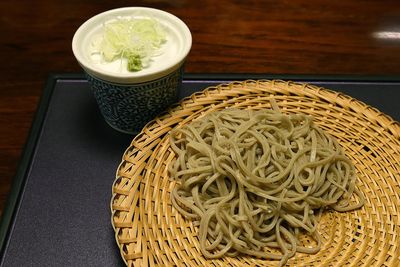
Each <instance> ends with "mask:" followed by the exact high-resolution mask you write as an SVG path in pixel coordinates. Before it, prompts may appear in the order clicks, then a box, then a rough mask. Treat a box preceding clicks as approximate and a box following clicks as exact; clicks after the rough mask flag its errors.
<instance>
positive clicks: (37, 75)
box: [0, 0, 400, 212]
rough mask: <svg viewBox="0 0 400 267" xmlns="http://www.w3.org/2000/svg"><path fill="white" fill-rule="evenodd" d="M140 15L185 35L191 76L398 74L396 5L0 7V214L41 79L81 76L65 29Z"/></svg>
mask: <svg viewBox="0 0 400 267" xmlns="http://www.w3.org/2000/svg"><path fill="white" fill-rule="evenodd" d="M132 4H134V5H136V6H148V7H154V8H159V9H163V10H165V11H168V12H171V13H173V14H174V15H176V16H178V17H180V18H181V19H182V20H183V21H185V22H186V23H187V25H188V26H189V28H190V29H191V31H192V35H193V46H192V50H191V52H190V54H189V56H188V58H187V64H186V71H187V72H192V73H204V72H209V73H268V74H364V75H399V74H400V2H399V1H398V0H392V1H387V0H382V1H372V0H364V1H363V0H359V1H355V0H347V1H316V0H303V1H301V0H290V1H289V0H281V1H267V0H264V1H261V0H259V1H256V0H250V1H239V0H217V1H216V0H206V1H202V0H193V1H189V0H148V1H140V0H137V1H117V0H114V1H98V0H97V1H95V0H92V1H90V0H79V1H75V0H70V1H50V0H37V1H27V0H20V1H9V0H5V1H1V2H0V33H1V35H0V60H1V64H0V124H1V127H0V212H1V211H2V210H3V208H4V205H5V200H6V198H7V195H8V192H9V190H10V186H11V182H12V179H13V176H14V174H15V171H16V168H17V166H18V161H19V159H20V156H21V153H22V151H23V146H24V144H25V141H26V138H27V136H28V132H29V129H30V126H31V122H32V118H33V115H34V113H35V110H36V108H37V104H38V100H39V97H40V95H41V93H42V90H43V86H44V83H45V81H46V79H47V76H48V74H49V73H65V72H81V69H80V67H79V65H78V64H77V62H76V61H75V58H74V56H73V54H72V51H71V40H72V36H73V34H74V32H75V30H76V29H77V28H78V27H79V26H80V24H82V23H83V22H84V21H85V20H86V19H88V18H90V17H91V16H93V15H95V14H97V13H100V12H103V11H106V10H108V9H113V8H117V7H124V6H131V5H132Z"/></svg>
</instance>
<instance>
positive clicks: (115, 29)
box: [98, 18, 167, 71]
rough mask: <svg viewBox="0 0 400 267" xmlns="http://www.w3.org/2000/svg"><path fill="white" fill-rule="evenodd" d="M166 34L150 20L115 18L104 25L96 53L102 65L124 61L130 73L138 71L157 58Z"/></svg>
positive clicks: (156, 23)
mask: <svg viewBox="0 0 400 267" xmlns="http://www.w3.org/2000/svg"><path fill="white" fill-rule="evenodd" d="M166 40H167V38H166V32H165V30H164V29H163V27H162V26H161V25H160V23H159V22H158V21H157V20H155V19H153V18H140V19H139V18H137V19H135V18H118V19H117V20H113V21H110V22H108V23H105V24H104V32H103V36H102V39H101V41H100V43H99V47H98V48H99V52H100V54H101V55H102V57H103V59H104V60H105V61H108V62H111V61H114V60H117V59H123V58H125V59H127V61H128V64H127V66H128V70H129V71H139V70H142V69H143V68H145V67H148V66H149V64H150V59H151V57H153V56H156V55H160V54H161V52H160V48H161V46H162V45H163V44H164V43H165V42H166Z"/></svg>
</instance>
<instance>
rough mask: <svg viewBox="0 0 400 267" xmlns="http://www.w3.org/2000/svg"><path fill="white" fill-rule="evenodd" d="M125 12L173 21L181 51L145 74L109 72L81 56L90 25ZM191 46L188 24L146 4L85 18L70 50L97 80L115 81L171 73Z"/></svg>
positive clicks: (149, 79)
mask: <svg viewBox="0 0 400 267" xmlns="http://www.w3.org/2000/svg"><path fill="white" fill-rule="evenodd" d="M127 12H147V13H149V14H151V15H152V16H153V17H155V18H161V19H162V20H165V21H168V22H171V24H173V25H174V27H176V28H177V29H178V30H179V33H180V34H181V35H182V42H183V48H182V51H181V52H180V53H179V54H178V55H177V56H176V57H175V58H174V60H171V61H170V62H168V64H166V65H164V66H163V67H161V68H158V69H157V70H155V71H153V72H148V73H111V72H107V71H104V70H102V69H101V68H99V67H97V66H96V65H95V64H93V63H91V62H90V60H89V59H88V58H87V57H86V56H84V52H82V50H83V48H82V45H83V43H82V42H83V39H84V38H85V37H86V36H87V35H88V33H89V32H90V31H91V30H93V28H94V27H96V26H97V27H98V25H99V23H101V21H103V22H104V20H105V19H106V18H110V17H118V16H119V15H121V14H125V13H127ZM191 46H192V35H191V32H190V30H189V28H188V26H187V25H186V24H185V23H184V22H183V21H182V20H181V19H179V18H178V17H177V16H175V15H173V14H171V13H168V12H166V11H163V10H160V9H155V8H150V7H121V8H116V9H111V10H107V11H104V12H102V13H99V14H97V15H95V16H93V17H91V18H89V19H88V20H86V21H85V22H84V23H83V24H82V25H81V26H80V27H79V28H78V29H77V30H76V32H75V34H74V36H73V38H72V52H73V54H74V56H75V58H76V60H77V61H78V63H79V64H80V66H81V67H82V68H83V70H84V71H85V72H87V73H88V74H90V75H92V76H95V77H97V78H99V79H102V80H105V81H109V82H114V83H119V84H127V83H142V82H146V81H151V80H154V79H158V78H161V77H163V76H165V75H167V74H169V73H171V72H172V71H174V70H176V69H178V68H179V67H181V66H182V64H183V63H184V61H185V59H186V57H187V55H188V54H189V52H190V49H191Z"/></svg>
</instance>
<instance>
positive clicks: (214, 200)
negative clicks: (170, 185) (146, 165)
mask: <svg viewBox="0 0 400 267" xmlns="http://www.w3.org/2000/svg"><path fill="white" fill-rule="evenodd" d="M170 143H171V147H172V149H173V151H174V152H175V153H176V161H175V162H174V163H173V164H171V165H170V166H169V171H170V175H171V177H172V178H173V179H176V180H177V185H176V187H175V188H174V189H173V191H172V194H171V199H172V204H173V206H174V207H175V208H176V209H177V210H178V211H179V212H180V213H181V214H182V215H183V216H184V217H186V218H190V219H192V220H193V221H194V222H195V223H196V225H198V226H199V232H198V233H199V236H198V238H199V242H200V249H201V252H202V254H203V255H204V256H205V257H206V258H210V259H212V258H220V257H222V256H237V255H238V254H240V253H243V254H247V255H252V256H255V257H260V258H266V259H276V260H280V264H282V265H283V264H284V263H286V262H287V260H288V259H289V258H290V257H293V256H294V254H295V253H296V252H303V253H316V252H318V251H319V250H320V246H321V240H320V237H319V235H318V233H317V231H316V226H317V218H318V214H319V213H320V212H321V211H322V210H323V209H324V208H325V207H327V208H328V207H329V208H331V209H333V210H336V211H341V212H342V211H349V210H353V209H356V208H359V207H361V206H362V205H363V201H364V199H363V197H362V195H361V193H360V192H359V191H358V190H357V189H356V188H355V178H356V176H355V169H354V166H353V164H352V163H351V161H350V160H349V159H348V158H347V157H346V156H345V154H344V152H343V150H342V148H341V147H340V145H339V144H338V142H337V141H336V140H335V139H334V138H333V137H331V136H330V135H329V134H327V133H325V132H324V131H323V130H322V129H320V128H319V127H317V125H316V124H315V123H313V120H312V117H310V116H306V115H302V114H293V115H285V114H283V113H281V112H280V111H277V110H258V111H254V110H239V109H226V110H222V111H218V112H214V113H210V114H208V115H206V116H204V117H202V118H200V119H197V120H194V121H193V122H191V123H190V124H187V125H184V126H182V127H180V128H177V129H175V130H173V131H172V132H171V140H170ZM353 193H355V194H356V195H358V198H359V201H358V202H355V201H353V202H351V201H350V197H351V196H352V194H353ZM304 234H305V235H307V236H309V238H311V239H312V240H314V241H315V242H313V243H314V246H312V247H310V246H309V245H310V244H307V245H305V244H302V242H300V241H299V236H300V235H304Z"/></svg>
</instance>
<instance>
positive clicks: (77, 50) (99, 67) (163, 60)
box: [72, 7, 192, 134]
mask: <svg viewBox="0 0 400 267" xmlns="http://www.w3.org/2000/svg"><path fill="white" fill-rule="evenodd" d="M118 17H133V18H135V17H150V18H153V19H156V20H157V21H158V22H159V23H160V24H161V25H162V26H163V28H164V29H165V32H166V36H167V41H166V42H165V44H164V45H163V46H165V47H164V49H163V52H162V53H161V54H160V55H157V56H155V57H154V58H152V59H151V62H150V66H149V67H147V68H144V69H142V70H140V71H137V72H129V71H121V69H120V68H118V67H117V68H116V69H115V68H114V69H112V68H110V66H109V65H107V64H104V62H103V63H99V62H97V61H96V60H94V59H93V57H92V55H91V53H90V49H91V46H92V45H93V40H94V38H96V36H99V35H100V34H101V32H102V31H103V25H104V23H105V22H107V21H110V20H113V19H116V18H118ZM191 45H192V36H191V33H190V30H189V28H188V27H187V26H186V24H185V23H184V22H182V21H181V20H180V19H179V18H177V17H176V16H174V15H172V14H170V13H167V12H165V11H162V10H158V9H153V8H146V7H125V8H118V9H113V10H109V11H106V12H103V13H100V14H98V15H96V16H94V17H92V18H90V19H89V20H87V21H86V22H85V23H83V24H82V25H81V26H80V27H79V28H78V30H77V31H76V33H75V35H74V37H73V40H72V51H73V53H74V55H75V57H76V59H77V61H78V63H79V64H80V65H81V67H82V68H83V70H84V72H85V75H86V78H87V80H88V81H89V83H90V85H91V88H92V90H93V93H94V96H95V99H96V101H97V103H98V106H99V109H100V111H101V113H102V115H103V117H104V119H105V121H106V122H107V123H108V124H109V125H110V126H111V127H113V128H114V129H116V130H118V131H121V132H125V133H129V134H137V133H139V132H140V131H141V129H142V128H143V127H144V126H145V124H146V123H148V122H149V121H150V120H152V119H153V118H155V117H156V116H157V114H159V113H160V112H162V111H164V110H165V109H167V108H168V106H170V105H171V104H172V103H174V102H176V101H177V95H178V92H179V89H180V87H181V84H182V74H183V69H184V62H185V59H186V56H187V55H188V53H189V51H190V49H191ZM113 64H114V66H115V64H116V63H113Z"/></svg>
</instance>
